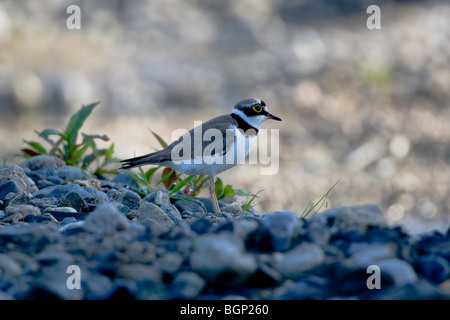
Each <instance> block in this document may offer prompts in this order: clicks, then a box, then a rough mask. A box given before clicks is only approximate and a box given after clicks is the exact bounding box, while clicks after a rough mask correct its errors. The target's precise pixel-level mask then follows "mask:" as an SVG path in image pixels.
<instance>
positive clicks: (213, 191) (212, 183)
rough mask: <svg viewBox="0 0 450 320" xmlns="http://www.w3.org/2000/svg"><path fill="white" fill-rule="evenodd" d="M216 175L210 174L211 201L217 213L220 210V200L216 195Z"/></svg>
mask: <svg viewBox="0 0 450 320" xmlns="http://www.w3.org/2000/svg"><path fill="white" fill-rule="evenodd" d="M215 182H216V177H213V176H209V194H210V196H211V202H212V206H213V209H214V213H217V212H219V211H220V209H219V202H218V201H217V197H216V185H215Z"/></svg>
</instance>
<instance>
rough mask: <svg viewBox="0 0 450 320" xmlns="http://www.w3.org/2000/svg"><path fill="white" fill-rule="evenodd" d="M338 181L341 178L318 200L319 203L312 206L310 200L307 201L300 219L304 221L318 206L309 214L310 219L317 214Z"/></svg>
mask: <svg viewBox="0 0 450 320" xmlns="http://www.w3.org/2000/svg"><path fill="white" fill-rule="evenodd" d="M339 181H341V178H339V179H338V181H336V183H335V184H334V185H333V186H332V187H331V188H330V189H328V191H327V192H326V193H325V194H324V195H323V196H322V198H320V199H319V201H317V202H316V203H314V205H313V204H312V203H313V201H312V200H311V201H309V203H308V205H307V206H306V208H305V209H304V210H303V212H302V214H301V215H300V218H304V219H306V218H307V217H308V216H309V214H310V213H311V212H312V211H313V210H314V208H316V207H317V206H319V204H320V206H319V207H318V208H317V209H316V210H315V211H314V212H313V213H312V214H311V216H310V217H312V216H313V215H315V214H316V213H317V212H319V210H320V209H322V207H323V205H324V204H325V203H326V201H327V199H328V196H329V195H330V192H331V191H332V190H333V189H334V187H336V185H337V184H338V183H339ZM310 206H311V208H309V207H310ZM308 208H309V210H308Z"/></svg>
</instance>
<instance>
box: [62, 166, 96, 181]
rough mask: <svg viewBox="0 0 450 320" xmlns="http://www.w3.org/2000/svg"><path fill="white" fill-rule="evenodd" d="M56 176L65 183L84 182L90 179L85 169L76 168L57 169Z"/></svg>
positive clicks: (64, 167)
mask: <svg viewBox="0 0 450 320" xmlns="http://www.w3.org/2000/svg"><path fill="white" fill-rule="evenodd" d="M56 175H57V176H58V177H60V178H61V179H63V180H65V181H75V180H84V179H88V178H89V174H87V173H86V172H85V171H84V170H83V169H80V168H78V167H74V166H63V167H60V168H58V169H56Z"/></svg>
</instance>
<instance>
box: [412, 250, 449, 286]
mask: <svg viewBox="0 0 450 320" xmlns="http://www.w3.org/2000/svg"><path fill="white" fill-rule="evenodd" d="M414 269H415V270H416V271H417V273H419V274H420V275H422V276H423V277H425V278H426V279H428V280H429V281H430V282H431V283H434V284H439V283H441V282H443V281H445V279H447V278H448V277H449V276H450V264H449V263H448V262H447V260H446V259H444V258H443V257H441V256H438V255H434V254H427V255H424V256H421V257H420V258H418V259H417V260H416V261H414Z"/></svg>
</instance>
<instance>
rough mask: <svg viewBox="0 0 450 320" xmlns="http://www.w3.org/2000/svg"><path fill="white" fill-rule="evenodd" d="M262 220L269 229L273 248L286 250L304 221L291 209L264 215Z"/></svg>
mask: <svg viewBox="0 0 450 320" xmlns="http://www.w3.org/2000/svg"><path fill="white" fill-rule="evenodd" d="M261 221H262V223H263V225H264V226H265V227H266V228H267V230H268V231H269V234H270V236H271V238H270V241H271V243H272V248H273V250H275V251H286V250H288V249H289V248H290V246H291V243H292V240H293V236H294V234H295V233H296V231H297V229H298V228H300V227H301V226H302V223H301V221H300V219H299V217H297V215H296V214H295V213H293V212H290V211H277V212H272V213H266V214H264V215H262V217H261Z"/></svg>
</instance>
